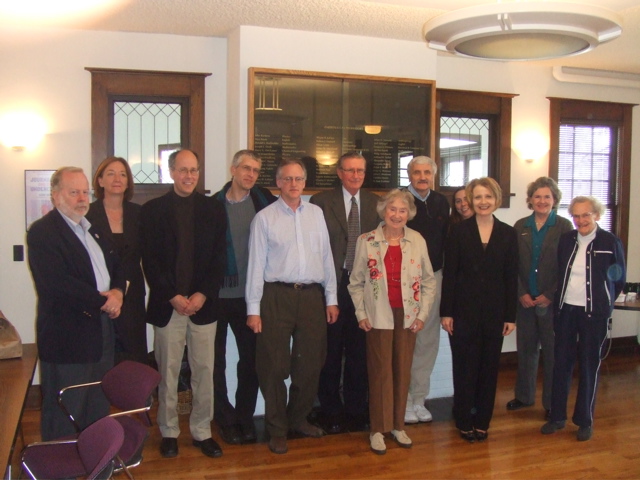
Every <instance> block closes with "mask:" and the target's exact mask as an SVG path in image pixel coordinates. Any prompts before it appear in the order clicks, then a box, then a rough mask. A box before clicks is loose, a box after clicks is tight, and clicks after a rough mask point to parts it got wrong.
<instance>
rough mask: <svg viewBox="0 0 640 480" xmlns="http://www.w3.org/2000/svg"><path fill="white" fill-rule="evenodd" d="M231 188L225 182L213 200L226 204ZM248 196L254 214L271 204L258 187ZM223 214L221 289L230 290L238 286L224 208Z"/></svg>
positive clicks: (229, 183) (228, 226)
mask: <svg viewBox="0 0 640 480" xmlns="http://www.w3.org/2000/svg"><path fill="white" fill-rule="evenodd" d="M230 187H231V182H227V184H226V185H225V186H224V187H222V190H220V191H219V192H218V193H216V194H215V198H216V199H217V200H219V201H220V202H222V204H223V205H226V203H227V191H228V190H229V188H230ZM249 195H250V196H251V200H252V201H253V206H254V208H255V209H256V213H258V212H259V211H260V210H262V209H263V208H264V207H266V206H267V205H269V204H270V203H271V202H270V201H269V199H267V197H266V196H265V195H264V193H263V192H262V191H261V190H260V187H253V188H252V189H251V190H250V191H249ZM224 210H225V212H226V214H227V233H226V241H227V267H226V268H225V272H224V283H223V285H222V288H231V287H237V286H238V265H237V264H236V254H235V252H234V250H233V240H232V238H231V225H230V223H229V212H228V211H227V209H226V207H225V209H224Z"/></svg>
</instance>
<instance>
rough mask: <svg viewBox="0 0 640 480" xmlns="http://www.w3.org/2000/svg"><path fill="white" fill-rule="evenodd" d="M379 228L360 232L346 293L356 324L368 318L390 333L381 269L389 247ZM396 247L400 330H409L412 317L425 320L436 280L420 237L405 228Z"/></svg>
mask: <svg viewBox="0 0 640 480" xmlns="http://www.w3.org/2000/svg"><path fill="white" fill-rule="evenodd" d="M383 225H384V222H381V223H380V225H378V228H376V229H375V230H374V231H372V232H368V233H364V234H362V235H360V237H359V238H358V243H357V244H356V258H355V261H354V263H353V270H352V272H351V279H350V282H349V294H350V295H351V299H352V300H353V304H354V306H355V308H356V318H357V319H358V321H359V322H360V321H362V320H365V319H369V323H370V324H371V326H372V327H373V328H378V329H383V330H393V315H392V313H391V305H390V304H389V294H388V290H387V274H386V269H385V266H384V257H385V255H386V254H387V249H388V248H389V244H388V242H387V241H386V240H385V238H384V233H383V231H382V227H383ZM400 245H401V247H402V272H401V282H402V299H403V303H404V327H405V328H409V327H410V326H411V324H412V323H413V321H414V320H415V319H416V318H417V319H418V320H422V321H423V322H424V321H426V319H427V316H428V314H429V310H430V309H431V307H432V306H433V301H434V299H435V295H436V280H435V277H434V276H433V270H432V268H431V261H430V260H429V253H428V251H427V244H426V242H425V241H424V238H422V235H420V234H419V233H418V232H416V231H415V230H412V229H411V228H409V227H405V228H404V238H403V239H402V240H401V243H400Z"/></svg>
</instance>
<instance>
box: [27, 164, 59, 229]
mask: <svg viewBox="0 0 640 480" xmlns="http://www.w3.org/2000/svg"><path fill="white" fill-rule="evenodd" d="M54 172H55V170H25V171H24V212H25V228H26V230H29V227H30V226H31V224H32V223H33V222H35V221H36V220H38V219H39V218H41V217H44V216H45V215H46V214H47V213H49V211H51V210H53V204H52V203H51V175H53V173H54Z"/></svg>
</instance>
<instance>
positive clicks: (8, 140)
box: [0, 112, 47, 152]
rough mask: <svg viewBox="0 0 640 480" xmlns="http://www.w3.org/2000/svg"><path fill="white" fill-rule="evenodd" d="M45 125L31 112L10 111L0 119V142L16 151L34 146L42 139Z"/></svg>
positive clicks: (39, 117)
mask: <svg viewBox="0 0 640 480" xmlns="http://www.w3.org/2000/svg"><path fill="white" fill-rule="evenodd" d="M46 130H47V125H46V123H45V121H44V119H43V118H42V117H41V116H40V115H37V114H35V113H32V112H12V113H8V114H6V115H4V116H3V117H2V118H1V119H0V142H2V143H3V144H4V145H5V146H7V147H9V148H11V149H12V150H14V151H16V152H21V151H23V150H25V149H27V148H29V149H30V148H34V147H36V146H38V144H39V143H40V142H41V141H42V138H43V137H44V134H45V133H46Z"/></svg>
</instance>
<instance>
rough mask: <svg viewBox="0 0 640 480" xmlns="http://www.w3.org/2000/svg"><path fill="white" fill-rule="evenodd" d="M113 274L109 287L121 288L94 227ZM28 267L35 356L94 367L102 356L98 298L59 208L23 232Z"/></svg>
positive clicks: (85, 258)
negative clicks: (35, 308) (35, 309)
mask: <svg viewBox="0 0 640 480" xmlns="http://www.w3.org/2000/svg"><path fill="white" fill-rule="evenodd" d="M89 232H90V233H91V234H92V235H93V238H95V240H96V241H97V242H98V245H100V248H102V252H103V254H104V259H105V262H106V265H107V269H108V270H109V274H110V276H111V288H120V289H121V290H122V291H123V292H124V290H125V278H124V275H123V272H122V269H121V268H120V262H119V259H118V256H117V255H116V253H115V251H113V250H112V249H110V248H109V246H108V243H107V242H106V239H105V238H104V236H103V235H102V234H101V232H99V231H98V229H97V228H95V227H94V226H92V227H91V229H90V230H89ZM27 245H28V247H29V267H30V269H31V274H32V275H33V281H34V283H35V286H36V291H37V293H38V313H37V320H36V330H37V343H38V355H39V356H40V359H41V360H43V361H45V362H50V363H95V362H98V361H99V360H100V358H101V357H102V329H101V321H100V316H101V313H102V312H101V310H100V308H101V307H102V306H103V305H104V303H105V301H106V299H105V297H104V296H102V295H100V293H99V292H98V289H97V286H96V279H95V275H94V273H93V267H92V266H91V259H90V257H89V253H88V252H87V249H86V248H85V247H84V245H83V244H82V242H81V241H80V240H79V239H78V237H77V236H76V234H75V233H74V232H73V231H72V230H71V228H69V225H68V224H67V222H66V221H65V220H64V218H62V216H61V215H60V213H59V212H58V210H55V209H54V210H52V211H50V212H49V213H47V214H46V215H45V216H44V217H42V218H41V219H39V220H37V221H36V222H34V223H33V224H32V225H31V228H30V229H29V232H28V233H27Z"/></svg>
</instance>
